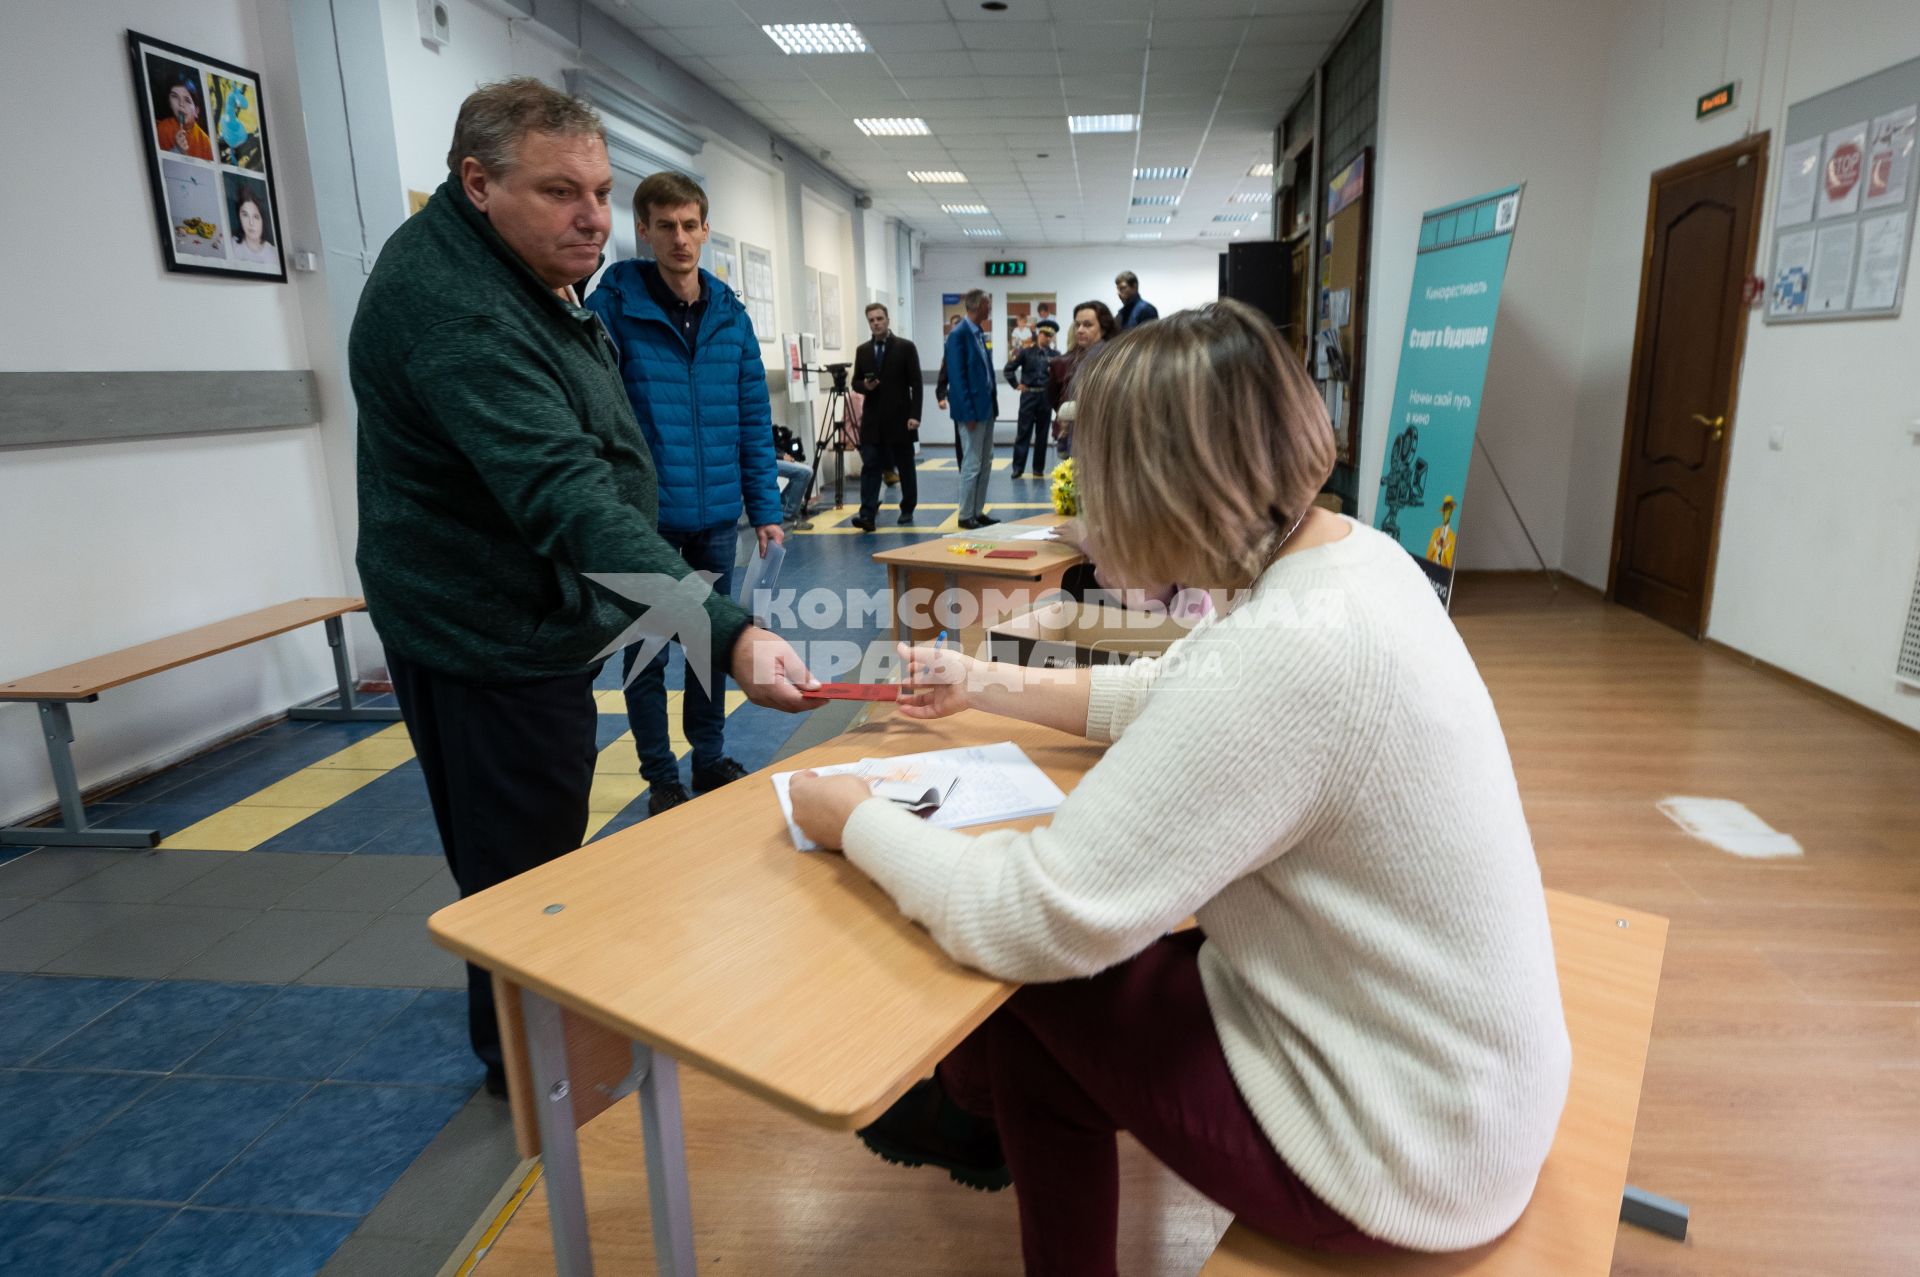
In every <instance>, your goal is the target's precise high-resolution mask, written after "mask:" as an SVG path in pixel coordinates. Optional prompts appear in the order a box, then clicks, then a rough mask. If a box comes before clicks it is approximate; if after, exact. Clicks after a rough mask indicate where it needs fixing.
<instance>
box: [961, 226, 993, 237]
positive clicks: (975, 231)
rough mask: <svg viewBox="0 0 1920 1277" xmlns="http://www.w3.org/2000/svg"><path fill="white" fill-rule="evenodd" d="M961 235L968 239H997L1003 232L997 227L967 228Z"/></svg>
mask: <svg viewBox="0 0 1920 1277" xmlns="http://www.w3.org/2000/svg"><path fill="white" fill-rule="evenodd" d="M963 233H964V234H965V235H966V236H967V238H969V239H999V238H1000V236H1001V234H1002V233H1003V232H1002V231H1001V230H1000V228H999V227H998V226H969V227H967V228H966V229H965V231H964V232H963Z"/></svg>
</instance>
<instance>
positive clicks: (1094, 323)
mask: <svg viewBox="0 0 1920 1277" xmlns="http://www.w3.org/2000/svg"><path fill="white" fill-rule="evenodd" d="M1119 331H1120V326H1119V325H1118V324H1117V323H1116V322H1115V321H1114V318H1113V312H1112V311H1110V310H1108V309H1107V304H1106V303H1105V302H1097V301H1096V302H1081V303H1080V304H1079V305H1078V306H1075V307H1074V308H1073V349H1072V350H1071V351H1069V352H1068V353H1067V354H1066V355H1065V356H1063V357H1062V358H1059V359H1056V360H1054V361H1053V366H1052V367H1051V368H1048V369H1047V398H1048V400H1049V401H1051V402H1052V404H1053V438H1054V448H1055V450H1056V451H1057V452H1059V454H1060V455H1061V456H1062V457H1071V456H1072V455H1073V417H1074V406H1073V379H1074V376H1075V374H1077V373H1078V372H1079V371H1080V369H1082V368H1083V367H1085V366H1086V365H1087V364H1089V363H1091V362H1092V361H1093V358H1094V356H1095V355H1098V354H1099V353H1100V351H1101V350H1102V349H1103V348H1104V347H1105V346H1106V344H1107V342H1109V341H1110V340H1112V339H1113V337H1114V335H1115V334H1116V333H1118V332H1119Z"/></svg>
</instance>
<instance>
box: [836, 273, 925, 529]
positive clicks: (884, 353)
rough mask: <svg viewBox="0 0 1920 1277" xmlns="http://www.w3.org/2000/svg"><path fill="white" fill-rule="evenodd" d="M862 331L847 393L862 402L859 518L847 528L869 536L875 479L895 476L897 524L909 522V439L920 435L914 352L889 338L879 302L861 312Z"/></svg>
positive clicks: (916, 491)
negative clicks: (866, 334)
mask: <svg viewBox="0 0 1920 1277" xmlns="http://www.w3.org/2000/svg"><path fill="white" fill-rule="evenodd" d="M867 329H868V331H870V332H871V333H872V334H873V340H872V341H869V342H866V343H864V344H862V345H861V347H860V349H859V350H857V351H855V352H854V355H853V388H854V389H855V390H858V391H859V392H860V393H861V394H862V395H864V396H866V400H865V403H864V404H863V405H862V407H861V409H860V513H859V514H857V515H855V516H854V518H853V526H854V527H856V528H859V529H860V530H861V531H862V532H871V531H873V530H874V519H875V516H877V515H878V514H879V513H880V477H881V474H882V472H883V471H886V470H889V469H893V470H898V471H899V472H900V522H901V523H902V524H910V523H912V522H913V507H914V503H915V502H916V501H918V500H919V498H920V484H919V480H917V479H916V478H915V477H914V473H913V439H914V436H915V435H916V434H918V433H919V430H920V398H921V395H922V394H923V393H924V388H923V387H922V386H921V384H920V352H919V351H918V350H916V349H914V345H913V343H912V342H910V341H908V340H907V339H906V338H905V337H896V336H895V335H894V334H893V331H892V327H891V320H890V318H889V316H888V314H887V308H886V307H885V306H882V305H881V304H880V303H879V302H875V303H874V304H873V305H871V306H869V307H867Z"/></svg>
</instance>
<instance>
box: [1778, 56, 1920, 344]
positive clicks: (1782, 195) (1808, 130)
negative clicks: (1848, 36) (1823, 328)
mask: <svg viewBox="0 0 1920 1277" xmlns="http://www.w3.org/2000/svg"><path fill="white" fill-rule="evenodd" d="M1916 123H1920V58H1915V59H1913V60H1912V61H1910V62H1902V63H1901V64H1899V65H1898V66H1892V67H1888V68H1887V69H1886V70H1884V71H1880V72H1876V73H1875V74H1873V75H1870V76H1867V77H1865V78H1863V79H1859V80H1855V81H1853V82H1852V83H1851V84H1843V85H1841V86H1840V87H1839V88H1837V89H1831V90H1829V91H1828V92H1826V93H1822V94H1820V95H1819V96H1818V97H1811V98H1808V99H1806V100H1805V101H1803V102H1796V103H1794V104H1793V105H1792V106H1790V107H1788V108H1787V127H1786V145H1785V148H1784V150H1783V151H1782V154H1781V163H1780V166H1779V168H1778V170H1777V171H1776V174H1775V177H1774V187H1773V223H1772V225H1773V231H1772V244H1771V249H1772V252H1771V254H1770V256H1769V257H1768V259H1767V310H1766V321H1767V322H1768V323H1770V324H1798V323H1811V322H1815V321H1820V320H1835V319H1868V318H1878V317H1887V316H1893V315H1898V314H1899V313H1900V305H1901V302H1902V300H1903V298H1904V295H1905V293H1906V284H1907V263H1908V260H1909V259H1910V258H1911V256H1912V249H1913V223H1914V213H1915V200H1916V194H1915V192H1916V186H1917V185H1920V163H1916V160H1920V156H1917V155H1916V151H1915V141H1916V132H1917V131H1920V130H1917V129H1916Z"/></svg>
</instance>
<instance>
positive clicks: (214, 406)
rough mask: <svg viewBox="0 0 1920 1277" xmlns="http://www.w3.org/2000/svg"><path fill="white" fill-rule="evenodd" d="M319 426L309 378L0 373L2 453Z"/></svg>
mask: <svg viewBox="0 0 1920 1277" xmlns="http://www.w3.org/2000/svg"><path fill="white" fill-rule="evenodd" d="M318 420H320V396H319V391H318V385H317V382H316V380H315V378H314V375H313V373H311V372H308V371H305V370H298V371H280V372H0V448H5V447H20V446H23V445H27V444H60V443H97V442H100V441H101V440H105V439H141V438H149V437H152V436H154V435H200V434H217V433H220V432H222V431H227V430H259V429H261V428H263V427H269V426H304V425H311V424H312V423H314V422H316V421H318Z"/></svg>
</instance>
